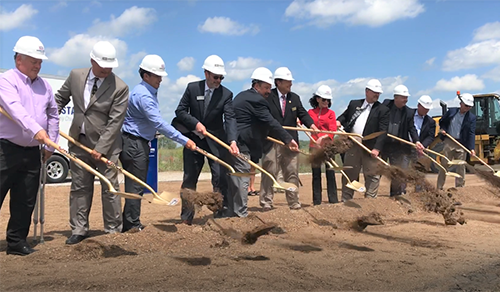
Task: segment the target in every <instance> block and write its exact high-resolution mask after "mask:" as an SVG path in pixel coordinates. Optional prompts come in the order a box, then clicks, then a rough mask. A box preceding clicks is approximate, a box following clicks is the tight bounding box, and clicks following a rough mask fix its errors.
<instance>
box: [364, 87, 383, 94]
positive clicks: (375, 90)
mask: <svg viewBox="0 0 500 292" xmlns="http://www.w3.org/2000/svg"><path fill="white" fill-rule="evenodd" d="M366 88H368V89H370V90H371V91H373V92H376V93H384V91H383V90H382V89H375V88H373V87H370V86H367V87H366Z"/></svg>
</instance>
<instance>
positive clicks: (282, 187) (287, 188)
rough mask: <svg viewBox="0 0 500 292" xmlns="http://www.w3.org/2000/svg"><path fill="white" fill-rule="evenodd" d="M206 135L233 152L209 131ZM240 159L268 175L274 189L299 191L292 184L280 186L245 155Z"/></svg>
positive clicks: (239, 156) (285, 183)
mask: <svg viewBox="0 0 500 292" xmlns="http://www.w3.org/2000/svg"><path fill="white" fill-rule="evenodd" d="M205 135H206V136H207V137H209V138H210V139H212V140H214V141H215V142H217V143H218V144H219V145H221V146H222V147H224V148H226V149H227V150H229V151H231V147H230V146H229V145H227V144H226V143H224V142H222V141H221V140H220V139H219V138H217V137H215V136H214V135H212V134H211V133H210V132H208V131H207V132H206V134H205ZM238 158H240V159H241V160H244V161H246V162H247V163H248V164H250V165H251V166H253V167H255V168H256V169H258V170H260V172H262V173H263V174H265V175H267V176H268V177H269V178H270V179H271V180H272V181H273V187H274V188H276V189H281V190H285V191H290V192H295V191H297V189H298V187H297V186H296V185H294V184H292V183H288V182H283V183H281V184H279V183H278V182H277V181H276V179H275V178H274V176H272V175H271V174H270V173H269V172H267V171H266V170H264V169H263V168H262V167H260V166H259V165H258V164H257V163H254V162H253V161H252V160H250V159H247V158H245V157H244V156H243V155H238Z"/></svg>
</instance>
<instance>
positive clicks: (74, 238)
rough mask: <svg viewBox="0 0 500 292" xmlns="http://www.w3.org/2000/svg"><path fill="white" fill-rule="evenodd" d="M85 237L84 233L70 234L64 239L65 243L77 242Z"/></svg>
mask: <svg viewBox="0 0 500 292" xmlns="http://www.w3.org/2000/svg"><path fill="white" fill-rule="evenodd" d="M85 238H87V236H85V235H71V236H70V237H69V238H68V239H66V244H77V243H80V242H81V241H82V240H84V239H85Z"/></svg>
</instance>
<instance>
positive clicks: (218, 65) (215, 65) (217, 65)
mask: <svg viewBox="0 0 500 292" xmlns="http://www.w3.org/2000/svg"><path fill="white" fill-rule="evenodd" d="M214 67H221V68H224V65H222V64H214Z"/></svg>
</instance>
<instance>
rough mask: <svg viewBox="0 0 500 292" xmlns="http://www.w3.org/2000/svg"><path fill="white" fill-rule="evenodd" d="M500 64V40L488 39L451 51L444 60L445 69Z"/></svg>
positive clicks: (454, 69) (455, 69)
mask: <svg viewBox="0 0 500 292" xmlns="http://www.w3.org/2000/svg"><path fill="white" fill-rule="evenodd" d="M493 64H500V40H498V41H497V40H487V41H482V42H479V43H474V44H470V45H468V46H466V47H464V48H460V49H457V50H453V51H450V52H448V53H447V54H446V59H445V60H444V62H443V70H444V71H457V70H461V69H472V68H477V67H483V66H489V65H493Z"/></svg>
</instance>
